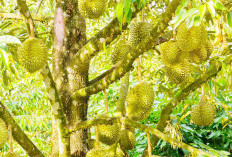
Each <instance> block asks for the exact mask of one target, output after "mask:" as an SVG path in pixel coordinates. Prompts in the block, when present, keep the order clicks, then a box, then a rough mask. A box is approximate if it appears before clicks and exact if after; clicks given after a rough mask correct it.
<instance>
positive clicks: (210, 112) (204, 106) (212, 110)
mask: <svg viewBox="0 0 232 157" xmlns="http://www.w3.org/2000/svg"><path fill="white" fill-rule="evenodd" d="M215 115H216V107H215V105H214V104H211V103H210V102H208V101H201V102H200V103H199V104H198V105H195V106H193V108H192V113H191V119H192V121H193V123H194V124H197V125H200V126H207V125H210V124H211V123H213V120H214V118H215Z"/></svg>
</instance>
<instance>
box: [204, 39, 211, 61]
mask: <svg viewBox="0 0 232 157" xmlns="http://www.w3.org/2000/svg"><path fill="white" fill-rule="evenodd" d="M204 47H205V49H206V51H207V59H208V58H209V57H210V55H211V54H212V53H213V45H212V43H211V42H210V41H209V40H206V42H205V43H204Z"/></svg>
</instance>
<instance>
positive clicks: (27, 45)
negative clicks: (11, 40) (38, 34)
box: [17, 38, 48, 73]
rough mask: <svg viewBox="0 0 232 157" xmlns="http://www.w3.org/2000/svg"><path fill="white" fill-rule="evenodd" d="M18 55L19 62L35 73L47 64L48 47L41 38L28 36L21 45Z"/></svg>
mask: <svg viewBox="0 0 232 157" xmlns="http://www.w3.org/2000/svg"><path fill="white" fill-rule="evenodd" d="M17 57H18V61H19V64H21V65H22V66H23V67H24V68H26V69H27V70H28V71H29V72H30V73H33V72H35V71H37V70H39V69H41V68H42V67H43V66H44V65H46V63H47V59H48V49H47V47H46V45H45V44H44V43H43V41H42V40H41V39H38V38H28V39H27V40H25V41H24V42H23V44H22V46H21V47H19V49H18V52H17Z"/></svg>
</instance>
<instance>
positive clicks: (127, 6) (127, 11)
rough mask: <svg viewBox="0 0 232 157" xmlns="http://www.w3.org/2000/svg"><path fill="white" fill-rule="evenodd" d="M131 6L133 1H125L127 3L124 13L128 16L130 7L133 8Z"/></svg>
mask: <svg viewBox="0 0 232 157" xmlns="http://www.w3.org/2000/svg"><path fill="white" fill-rule="evenodd" d="M130 5H131V0H125V3H124V12H125V15H126V16H127V14H128V13H129V11H130V7H131V6H130Z"/></svg>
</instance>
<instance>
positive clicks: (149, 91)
mask: <svg viewBox="0 0 232 157" xmlns="http://www.w3.org/2000/svg"><path fill="white" fill-rule="evenodd" d="M153 101H154V92H153V87H152V85H151V84H149V83H147V82H142V83H140V84H137V85H136V86H134V87H133V88H131V89H130V90H129V92H128V95H127V106H126V110H127V113H128V118H130V119H133V120H143V119H146V118H147V117H148V116H149V115H150V113H151V109H152V105H153Z"/></svg>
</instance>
